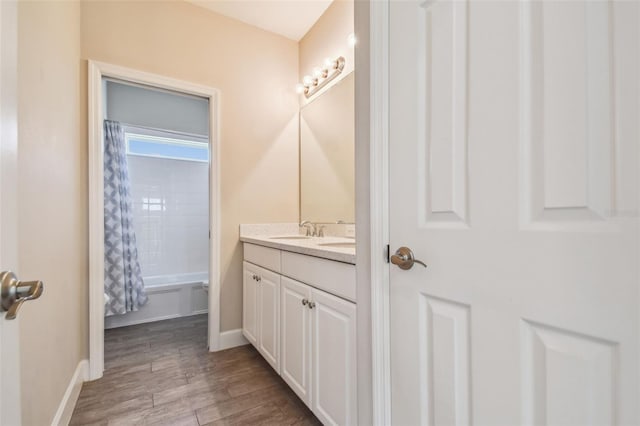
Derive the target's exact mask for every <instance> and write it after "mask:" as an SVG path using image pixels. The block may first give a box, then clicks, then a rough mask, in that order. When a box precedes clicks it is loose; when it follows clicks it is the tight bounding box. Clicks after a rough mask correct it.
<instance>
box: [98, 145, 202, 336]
mask: <svg viewBox="0 0 640 426" xmlns="http://www.w3.org/2000/svg"><path fill="white" fill-rule="evenodd" d="M127 159H128V161H129V175H130V179H131V196H132V199H133V226H134V228H135V231H136V237H137V245H138V255H139V260H140V269H141V270H142V274H143V276H144V283H145V288H146V290H147V294H148V296H149V302H148V303H147V304H146V305H145V306H143V307H142V308H141V309H140V310H138V311H135V312H128V313H127V314H125V315H117V316H111V317H106V318H105V328H115V327H123V326H127V325H132V324H140V323H145V322H151V321H159V320H165V319H169V318H176V317H181V316H189V315H194V314H201V313H205V312H207V310H208V297H207V293H206V290H205V288H204V286H203V284H205V283H208V281H209V273H208V271H209V165H208V163H202V162H195V161H183V160H171V159H164V158H157V157H143V156H137V155H129V156H128V157H127Z"/></svg>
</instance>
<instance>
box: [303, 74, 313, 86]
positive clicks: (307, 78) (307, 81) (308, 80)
mask: <svg viewBox="0 0 640 426" xmlns="http://www.w3.org/2000/svg"><path fill="white" fill-rule="evenodd" d="M302 83H304V85H305V86H307V87H309V86H311V85H312V84H313V77H311V76H310V75H305V76H304V78H303V79H302Z"/></svg>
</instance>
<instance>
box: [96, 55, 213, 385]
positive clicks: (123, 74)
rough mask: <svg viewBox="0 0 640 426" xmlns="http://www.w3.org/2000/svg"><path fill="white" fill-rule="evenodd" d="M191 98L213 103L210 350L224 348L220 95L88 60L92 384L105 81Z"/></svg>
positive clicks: (100, 277)
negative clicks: (222, 334) (222, 320)
mask: <svg viewBox="0 0 640 426" xmlns="http://www.w3.org/2000/svg"><path fill="white" fill-rule="evenodd" d="M103 77H110V78H115V79H119V80H124V81H129V82H132V83H138V84H144V85H148V86H153V87H158V88H162V89H167V90H173V91H178V92H182V93H188V94H191V95H195V96H200V97H203V98H207V99H208V100H209V152H210V162H209V229H210V238H209V324H208V325H209V327H208V330H209V335H208V341H209V350H210V351H212V352H214V351H216V350H219V349H220V347H221V345H220V266H219V265H220V92H219V91H218V89H215V88H212V87H208V86H202V85H198V84H193V83H190V82H187V81H182V80H177V79H173V78H169V77H165V76H161V75H157V74H151V73H148V72H144V71H138V70H134V69H131V68H125V67H121V66H119V65H112V64H107V63H104V62H98V61H92V60H89V61H88V95H89V100H88V120H89V121H88V133H89V134H88V143H89V165H88V167H89V380H96V379H99V378H100V377H102V374H103V371H104V186H103V185H104V167H103V164H104V154H103V120H104V105H105V104H104V101H105V98H104V93H103V84H102V78H103Z"/></svg>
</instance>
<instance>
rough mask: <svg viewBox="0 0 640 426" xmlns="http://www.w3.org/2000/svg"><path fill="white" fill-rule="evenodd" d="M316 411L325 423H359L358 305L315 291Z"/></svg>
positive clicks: (312, 307)
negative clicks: (357, 384) (357, 377)
mask: <svg viewBox="0 0 640 426" xmlns="http://www.w3.org/2000/svg"><path fill="white" fill-rule="evenodd" d="M310 307H311V311H312V320H311V321H312V322H311V326H312V330H313V332H312V347H313V375H312V380H311V382H312V383H313V391H312V395H311V398H312V400H313V404H312V411H313V413H314V414H315V415H316V416H317V417H318V419H320V421H321V422H322V423H323V424H325V425H357V424H358V401H357V392H356V391H357V390H356V383H357V382H356V305H355V304H354V303H351V302H347V301H346V300H343V299H340V298H339V297H336V296H332V295H330V294H329V293H325V292H324V291H320V290H315V289H314V290H312V292H311V305H310Z"/></svg>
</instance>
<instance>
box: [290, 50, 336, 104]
mask: <svg viewBox="0 0 640 426" xmlns="http://www.w3.org/2000/svg"><path fill="white" fill-rule="evenodd" d="M344 64H345V59H344V57H342V56H340V57H338V58H337V59H331V58H327V59H325V60H324V67H323V68H320V67H316V68H314V69H313V75H305V76H304V78H303V79H302V83H298V84H297V85H296V92H297V93H304V96H305V97H307V98H310V97H311V96H313V95H314V94H315V93H316V92H318V90H320V89H322V88H323V87H324V86H326V85H327V83H329V82H330V81H331V80H333V79H334V78H336V77H337V76H339V75H340V74H341V73H342V70H344Z"/></svg>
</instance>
